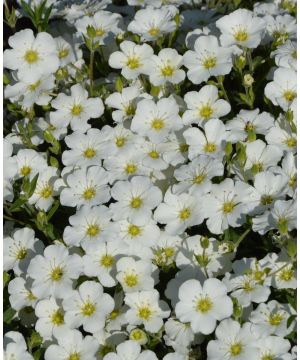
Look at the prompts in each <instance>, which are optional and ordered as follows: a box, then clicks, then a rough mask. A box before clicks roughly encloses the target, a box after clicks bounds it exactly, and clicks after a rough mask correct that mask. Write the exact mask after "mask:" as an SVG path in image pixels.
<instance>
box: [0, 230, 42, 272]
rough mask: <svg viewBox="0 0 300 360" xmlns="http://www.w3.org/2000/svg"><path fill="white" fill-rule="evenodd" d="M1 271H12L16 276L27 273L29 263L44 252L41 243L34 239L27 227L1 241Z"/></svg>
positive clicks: (32, 233)
mask: <svg viewBox="0 0 300 360" xmlns="http://www.w3.org/2000/svg"><path fill="white" fill-rule="evenodd" d="M3 240H4V241H3V269H4V270H5V271H9V270H13V271H14V273H15V274H16V275H18V276H19V275H21V274H22V273H25V274H26V272H27V269H28V265H29V263H30V261H31V260H32V259H33V258H34V257H35V256H36V255H37V254H41V253H42V252H43V250H44V245H43V243H42V241H40V240H39V239H37V238H35V234H34V231H33V230H32V229H30V228H28V227H25V228H23V229H18V230H16V231H15V232H14V233H13V234H12V235H11V236H9V237H4V239H3Z"/></svg>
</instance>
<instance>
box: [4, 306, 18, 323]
mask: <svg viewBox="0 0 300 360" xmlns="http://www.w3.org/2000/svg"><path fill="white" fill-rule="evenodd" d="M15 314H16V310H14V309H13V308H11V307H9V308H8V309H7V310H5V311H4V314H3V321H4V322H5V323H6V324H10V323H11V321H12V319H13V317H14V316H15Z"/></svg>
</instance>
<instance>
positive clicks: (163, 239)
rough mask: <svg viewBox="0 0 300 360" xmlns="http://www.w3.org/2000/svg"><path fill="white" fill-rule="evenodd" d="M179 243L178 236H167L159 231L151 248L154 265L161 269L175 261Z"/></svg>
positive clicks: (180, 240)
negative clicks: (158, 235)
mask: <svg viewBox="0 0 300 360" xmlns="http://www.w3.org/2000/svg"><path fill="white" fill-rule="evenodd" d="M181 242H182V239H181V238H180V237H179V236H173V235H169V234H168V233H166V232H165V231H161V233H160V237H159V238H157V239H156V242H155V245H153V246H152V251H153V254H154V260H155V264H157V265H158V266H162V267H164V266H169V265H171V264H172V263H173V262H174V260H175V257H176V254H177V251H178V248H179V245H180V244H181Z"/></svg>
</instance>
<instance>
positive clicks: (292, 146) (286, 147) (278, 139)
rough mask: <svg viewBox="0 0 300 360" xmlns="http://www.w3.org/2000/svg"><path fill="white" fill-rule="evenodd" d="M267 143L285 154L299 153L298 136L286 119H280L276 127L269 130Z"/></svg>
mask: <svg viewBox="0 0 300 360" xmlns="http://www.w3.org/2000/svg"><path fill="white" fill-rule="evenodd" d="M266 141H267V143H268V144H270V145H275V146H277V147H278V148H279V149H281V150H282V151H285V152H290V151H291V152H293V153H295V152H296V151H297V134H296V131H293V130H292V127H291V125H290V124H289V123H288V122H287V121H286V119H285V118H284V117H280V118H279V119H278V121H277V122H276V123H275V126H273V127H271V129H269V131H268V134H267V135H266Z"/></svg>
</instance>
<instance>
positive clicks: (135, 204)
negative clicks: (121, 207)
mask: <svg viewBox="0 0 300 360" xmlns="http://www.w3.org/2000/svg"><path fill="white" fill-rule="evenodd" d="M142 203H143V200H142V199H141V198H140V197H134V198H132V199H131V201H130V206H131V207H132V208H133V209H139V208H140V207H141V205H142Z"/></svg>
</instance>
